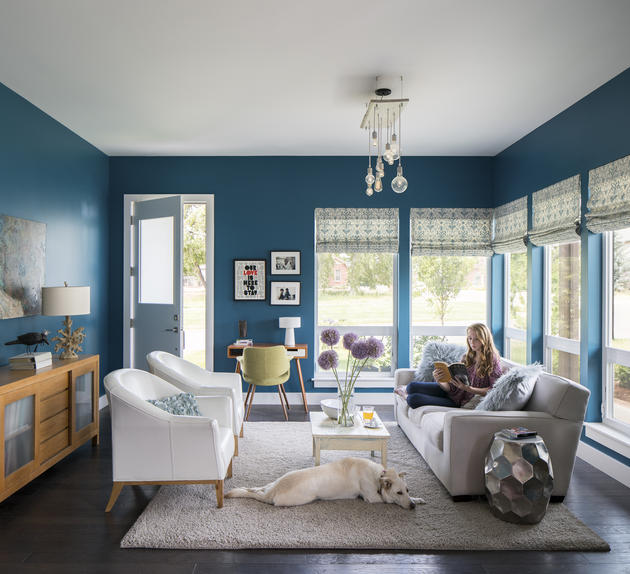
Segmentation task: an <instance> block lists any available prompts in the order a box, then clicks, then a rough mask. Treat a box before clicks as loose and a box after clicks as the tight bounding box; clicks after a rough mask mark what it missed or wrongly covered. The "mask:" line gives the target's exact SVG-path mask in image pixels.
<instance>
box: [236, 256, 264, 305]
mask: <svg viewBox="0 0 630 574" xmlns="http://www.w3.org/2000/svg"><path fill="white" fill-rule="evenodd" d="M266 263H267V262H266V261H265V260H264V259H235V260H234V301H264V300H265V298H266V296H267V295H266V293H265V281H266V276H265V275H266V274H265V267H266Z"/></svg>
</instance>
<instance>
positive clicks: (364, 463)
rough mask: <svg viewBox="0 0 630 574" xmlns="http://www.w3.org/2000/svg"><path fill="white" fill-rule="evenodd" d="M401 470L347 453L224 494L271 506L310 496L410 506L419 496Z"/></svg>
mask: <svg viewBox="0 0 630 574" xmlns="http://www.w3.org/2000/svg"><path fill="white" fill-rule="evenodd" d="M403 476H405V473H404V472H401V473H400V474H398V473H397V472H396V471H395V470H393V469H391V468H388V469H385V468H383V466H382V465H380V464H377V463H375V462H372V461H371V460H367V459H365V458H354V457H348V458H343V459H341V460H337V461H335V462H329V463H328V464H323V465H321V466H314V467H312V468H305V469H303V470H293V471H291V472H287V473H286V474H285V475H283V476H281V477H280V478H278V479H276V480H274V481H273V482H270V483H269V484H267V485H265V486H260V487H255V488H233V489H232V490H230V491H229V492H228V493H226V495H225V496H226V498H255V499H256V500H260V502H266V503H267V504H273V505H274V506H298V505H300V504H308V503H309V502H313V501H314V500H318V499H319V500H335V499H340V498H357V497H359V496H360V497H361V498H363V500H366V501H367V502H386V503H394V504H398V505H399V506H402V507H403V508H407V509H412V508H415V507H416V502H418V503H420V504H424V500H422V499H421V498H414V499H412V498H411V497H410V496H409V491H408V489H407V485H406V484H405V481H404V480H403Z"/></svg>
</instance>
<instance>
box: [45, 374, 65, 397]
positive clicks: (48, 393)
mask: <svg viewBox="0 0 630 574" xmlns="http://www.w3.org/2000/svg"><path fill="white" fill-rule="evenodd" d="M67 388H68V373H63V374H62V375H59V376H57V377H54V378H52V379H48V380H47V381H44V382H43V383H42V385H41V387H40V391H39V396H40V397H41V400H46V399H47V398H49V397H52V396H53V395H56V394H57V393H60V392H61V391H63V390H65V389H67Z"/></svg>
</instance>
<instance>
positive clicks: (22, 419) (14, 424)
mask: <svg viewBox="0 0 630 574" xmlns="http://www.w3.org/2000/svg"><path fill="white" fill-rule="evenodd" d="M34 419H35V396H34V395H29V396H28V397H24V398H23V399H20V400H19V401H15V402H13V403H10V404H8V405H6V406H5V407H4V476H9V475H10V474H11V473H13V472H15V471H16V470H17V469H18V468H21V467H23V466H24V465H25V464H27V463H29V462H31V461H32V460H34V458H35V425H34Z"/></svg>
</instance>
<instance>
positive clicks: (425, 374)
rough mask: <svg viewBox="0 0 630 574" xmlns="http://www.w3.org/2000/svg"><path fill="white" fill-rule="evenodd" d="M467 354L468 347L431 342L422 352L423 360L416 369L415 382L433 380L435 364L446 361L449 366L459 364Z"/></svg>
mask: <svg viewBox="0 0 630 574" xmlns="http://www.w3.org/2000/svg"><path fill="white" fill-rule="evenodd" d="M464 353H466V347H463V346H462V345H455V344H454V343H442V342H441V341H429V342H428V343H427V344H426V345H425V346H424V349H423V350H422V359H421V360H420V364H419V365H418V366H417V367H416V372H415V374H414V377H413V380H414V381H419V382H424V381H432V380H433V369H434V367H433V363H435V361H444V362H445V363H447V364H449V365H450V364H451V363H458V362H459V361H461V360H462V357H463V356H464Z"/></svg>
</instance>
